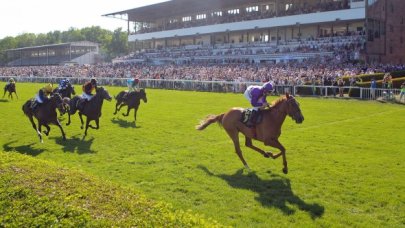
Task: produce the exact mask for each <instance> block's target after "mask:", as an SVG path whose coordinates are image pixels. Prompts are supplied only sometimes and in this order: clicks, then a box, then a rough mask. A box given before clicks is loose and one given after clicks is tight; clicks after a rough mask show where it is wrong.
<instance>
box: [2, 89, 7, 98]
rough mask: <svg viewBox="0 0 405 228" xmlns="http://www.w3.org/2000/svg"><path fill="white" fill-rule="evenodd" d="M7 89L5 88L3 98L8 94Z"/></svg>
mask: <svg viewBox="0 0 405 228" xmlns="http://www.w3.org/2000/svg"><path fill="white" fill-rule="evenodd" d="M6 93H7V90H4V94H3V98H4V96H6Z"/></svg>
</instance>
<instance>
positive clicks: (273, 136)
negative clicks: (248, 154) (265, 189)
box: [196, 93, 304, 174]
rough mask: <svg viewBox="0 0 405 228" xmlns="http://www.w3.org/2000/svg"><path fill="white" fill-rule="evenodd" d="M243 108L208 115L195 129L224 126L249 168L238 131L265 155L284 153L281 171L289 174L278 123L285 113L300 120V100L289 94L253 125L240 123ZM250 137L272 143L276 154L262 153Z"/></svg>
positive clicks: (266, 143)
mask: <svg viewBox="0 0 405 228" xmlns="http://www.w3.org/2000/svg"><path fill="white" fill-rule="evenodd" d="M242 112H243V108H232V109H231V110H229V111H228V112H226V113H222V114H219V115H209V116H207V117H206V119H205V120H203V121H202V122H201V123H200V124H199V125H198V126H197V127H196V129H197V130H204V129H205V128H206V127H207V126H209V125H210V124H212V123H215V122H217V123H218V124H220V125H221V126H223V127H224V129H225V131H226V132H227V133H228V135H229V137H230V138H231V139H232V141H233V144H234V146H235V151H236V154H237V155H238V156H239V158H240V160H241V161H242V163H243V164H244V165H245V167H246V168H247V169H248V170H250V168H249V166H248V164H247V163H246V161H245V159H244V158H243V155H242V150H241V149H240V145H239V132H241V133H242V134H243V135H245V145H246V146H247V147H249V148H251V149H253V150H255V151H257V152H259V153H260V154H262V155H263V156H264V157H266V158H268V157H272V158H273V159H276V158H278V157H279V156H281V155H282V156H283V165H284V168H283V172H284V173H285V174H287V173H288V167H287V158H286V154H285V148H284V146H283V145H282V144H281V143H280V142H279V141H278V138H279V137H280V135H281V126H282V125H283V123H284V120H285V118H286V116H287V115H288V116H290V117H291V118H292V119H293V120H295V122H296V123H302V122H303V121H304V116H303V115H302V113H301V109H300V106H299V103H298V102H297V100H295V98H294V97H293V96H291V95H289V94H288V93H287V94H286V95H285V97H281V98H280V99H278V100H276V101H275V102H273V105H272V107H271V108H270V109H266V110H263V111H262V114H263V119H262V122H261V123H259V124H257V125H256V126H255V127H254V128H249V127H247V126H246V125H245V124H243V123H242V122H241V119H242ZM252 139H256V140H258V141H261V142H264V145H266V146H271V147H274V148H277V149H279V150H280V152H279V153H278V154H273V153H271V152H265V151H263V150H262V149H260V148H258V147H256V146H254V145H253V144H252Z"/></svg>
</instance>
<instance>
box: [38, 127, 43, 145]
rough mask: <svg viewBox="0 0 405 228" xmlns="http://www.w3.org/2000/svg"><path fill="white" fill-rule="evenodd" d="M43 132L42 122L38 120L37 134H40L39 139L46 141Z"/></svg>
mask: <svg viewBox="0 0 405 228" xmlns="http://www.w3.org/2000/svg"><path fill="white" fill-rule="evenodd" d="M41 132H42V124H41V123H40V122H38V129H37V134H38V136H39V140H40V141H41V143H44V140H43V139H42V134H41Z"/></svg>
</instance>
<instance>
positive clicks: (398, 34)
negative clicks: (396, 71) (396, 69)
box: [366, 0, 405, 64]
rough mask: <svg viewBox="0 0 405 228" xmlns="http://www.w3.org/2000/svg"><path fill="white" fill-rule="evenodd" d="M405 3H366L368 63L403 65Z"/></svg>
mask: <svg viewBox="0 0 405 228" xmlns="http://www.w3.org/2000/svg"><path fill="white" fill-rule="evenodd" d="M404 12H405V1H403V0H368V1H367V2H366V17H367V19H366V21H367V22H366V26H367V48H366V59H367V61H368V62H371V63H373V62H375V63H390V64H404V63H405V14H404Z"/></svg>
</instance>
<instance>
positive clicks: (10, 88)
mask: <svg viewBox="0 0 405 228" xmlns="http://www.w3.org/2000/svg"><path fill="white" fill-rule="evenodd" d="M7 92H8V98H11V99H13V93H14V94H15V96H16V97H17V99H18V95H17V90H16V89H15V83H9V84H7V85H6V86H4V94H3V98H4V96H5V95H6V93H7Z"/></svg>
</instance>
